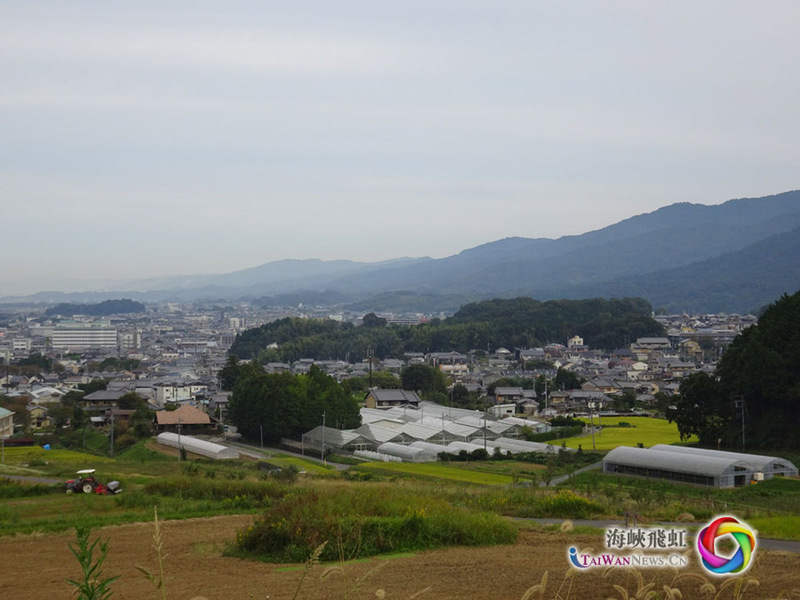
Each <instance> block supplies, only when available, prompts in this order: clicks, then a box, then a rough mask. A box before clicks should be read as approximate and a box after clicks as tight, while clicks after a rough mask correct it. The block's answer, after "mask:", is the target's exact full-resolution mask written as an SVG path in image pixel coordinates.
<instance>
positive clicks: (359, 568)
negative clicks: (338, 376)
mask: <svg viewBox="0 0 800 600" xmlns="http://www.w3.org/2000/svg"><path fill="white" fill-rule="evenodd" d="M251 519H252V518H251V517H217V518H211V519H195V520H189V521H170V522H166V523H164V524H163V533H164V538H165V551H166V553H167V558H166V561H165V570H166V590H167V597H168V598H169V599H170V600H189V599H191V598H195V597H197V596H202V597H205V598H208V599H209V600H235V599H239V598H241V599H247V598H256V599H265V598H269V599H270V600H276V599H277V600H280V599H290V598H292V597H293V595H294V593H295V590H296V589H297V586H298V584H299V583H300V580H301V578H302V577H303V570H302V568H298V566H297V565H274V564H266V563H259V562H254V561H247V560H241V559H236V558H225V557H223V556H222V555H221V554H222V549H223V547H224V545H225V544H226V543H227V542H229V541H230V540H232V539H233V538H234V536H235V530H236V529H237V528H239V527H244V526H247V525H248V524H249V523H250V522H251ZM96 533H98V534H99V535H100V536H101V537H102V538H103V539H109V540H110V544H109V555H108V560H107V562H106V565H105V571H104V572H105V574H106V575H120V576H121V578H120V579H119V580H118V581H117V582H115V583H114V585H113V589H114V595H113V599H114V600H118V599H119V600H124V599H140V598H141V599H154V598H158V597H160V596H158V595H157V594H156V592H155V590H154V589H153V587H152V586H151V584H150V583H149V582H148V581H147V580H146V579H145V578H144V576H143V575H142V574H141V573H140V572H139V571H138V570H137V569H136V567H137V566H142V567H146V568H148V569H150V570H156V569H157V564H156V559H155V552H154V551H153V549H152V533H153V525H152V524H151V523H144V524H134V525H123V526H117V527H108V528H105V529H101V530H99V531H98V532H96ZM73 539H74V534H73V533H65V534H55V535H39V536H17V537H10V538H0V578H2V579H1V580H0V583H2V588H0V589H2V597H3V598H9V599H14V600H28V599H31V600H33V599H35V600H40V599H43V598H68V597H70V595H71V592H72V590H71V588H70V587H69V586H68V585H67V584H66V583H65V581H64V579H65V578H66V577H71V578H75V577H77V576H78V565H77V562H76V561H75V559H74V558H73V557H72V555H71V554H70V552H69V550H68V549H67V544H68V542H70V541H72V540H73ZM570 545H575V546H578V547H580V548H581V549H589V548H594V549H595V551H596V552H599V551H601V550H602V540H600V539H599V536H585V535H569V536H567V535H564V534H561V533H557V532H546V531H524V532H523V533H522V534H521V536H520V540H519V542H518V543H517V544H515V545H510V546H494V547H488V548H451V549H446V550H438V551H432V552H424V553H420V554H417V555H414V556H410V557H396V558H391V559H371V560H366V561H363V562H357V563H347V564H345V565H344V575H342V574H341V573H339V572H334V573H330V574H329V576H328V577H327V578H325V579H321V575H322V574H323V573H324V571H325V567H323V566H316V567H314V568H313V569H312V570H311V571H310V572H309V573H308V575H307V577H306V578H305V580H304V581H303V585H302V589H301V592H300V594H299V595H298V596H297V597H298V598H304V599H323V598H328V599H341V598H344V597H346V596H347V594H348V591H351V590H352V589H353V588H354V586H356V585H357V581H358V579H359V578H362V577H363V578H364V579H363V581H362V583H361V585H360V587H359V589H357V590H356V591H352V592H351V593H350V595H349V597H350V598H354V599H355V598H359V599H374V598H376V597H385V598H387V599H388V600H391V599H407V598H410V597H411V596H412V595H414V594H415V593H417V592H419V591H421V590H424V589H425V588H430V589H429V590H428V591H427V592H426V593H424V594H423V595H422V596H421V597H422V598H430V599H437V600H438V599H449V598H453V599H455V598H459V599H461V598H476V599H494V598H497V599H506V598H510V599H519V598H521V597H522V596H523V594H524V593H525V591H526V590H527V589H528V588H529V587H531V586H533V585H536V584H538V583H539V582H540V581H541V579H542V575H543V574H544V572H545V571H547V572H548V584H547V593H546V594H545V595H544V597H545V598H553V597H555V596H556V592H557V590H558V588H559V586H560V585H562V584H564V585H563V587H562V588H561V592H560V593H561V598H571V599H579V600H582V599H585V598H607V597H614V598H619V597H620V596H621V594H620V593H619V592H618V591H617V590H615V589H614V587H613V585H614V584H618V585H622V586H624V587H625V588H626V589H627V590H628V592H629V593H630V594H631V595H632V596H633V595H635V593H636V590H637V585H638V582H637V580H636V576H635V573H633V572H631V571H630V570H628V571H621V570H614V572H612V573H611V574H610V575H609V576H606V577H604V576H603V572H602V570H600V569H598V570H593V571H591V572H585V571H581V572H576V573H575V575H574V576H573V577H571V578H569V579H566V580H565V578H564V577H565V573H566V572H567V571H568V569H567V549H568V547H569V546H570ZM757 559H758V560H757V563H756V564H755V565H754V566H753V568H751V570H750V571H749V572H748V576H752V577H755V578H756V579H758V580H759V582H760V585H759V586H758V587H752V588H750V590H749V591H748V592H747V593H746V594H745V595H744V598H754V599H755V598H775V597H784V598H798V599H800V595H798V594H800V556H798V555H795V554H788V553H780V552H766V551H764V552H759V553H758V555H757ZM692 564H696V561H693V563H692ZM680 573H697V574H699V573H700V570H699V568H698V567H696V566H695V567H691V568H689V569H686V570H685V571H681V572H680ZM675 575H676V572H674V571H669V570H660V571H655V570H651V571H647V572H644V581H645V583H649V582H654V583H656V584H657V585H656V589H658V590H661V589H662V586H663V585H664V583H669V582H670V581H672V580H673V578H674V576H675ZM706 579H708V580H710V581H711V582H712V583H713V584H714V585H716V586H717V588H718V589H719V586H720V584H721V583H722V582H721V581H720V580H715V579H712V578H710V577H706ZM692 585H694V586H695V587H693V588H691V587H690V588H687V587H686V586H692ZM697 585H698V584H697V582H696V581H695V582H692V581H690V580H689V578H684V580H683V581H682V582H681V586H682V588H683V590H684V594H683V597H684V598H693V597H702V596H701V595H700V594H699V591H698V588H697V587H696V586H697ZM570 586H571V587H570ZM732 589H733V586H729V587H728V588H727V590H726V591H725V592H724V593H723V595H721V596H720V597H721V598H730V597H731V594H732ZM380 590H383V596H381V595H380V592H379V591H380ZM792 590H795V591H794V592H793V591H792ZM692 591H694V593H692ZM782 592H786V594H784V595H783V596H779V594H781V593H782ZM792 593H794V594H795V596H791V594H792ZM534 597H536V598H538V597H539V596H538V595H536V596H534Z"/></svg>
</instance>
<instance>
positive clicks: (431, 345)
mask: <svg viewBox="0 0 800 600" xmlns="http://www.w3.org/2000/svg"><path fill="white" fill-rule="evenodd" d="M651 313H652V308H651V307H650V304H649V303H648V302H647V301H645V300H642V299H639V298H625V299H614V300H604V299H591V300H550V301H547V302H540V301H538V300H534V299H532V298H515V299H510V300H500V299H498V300H487V301H484V302H478V303H473V304H468V305H465V306H464V307H462V308H461V310H459V311H458V312H457V313H456V314H455V315H454V316H452V317H450V318H448V319H444V320H438V319H435V320H433V321H431V322H429V323H423V324H421V325H414V326H401V325H386V324H385V323H384V322H383V321H382V319H369V320H368V322H367V323H366V324H365V325H363V326H361V327H356V326H354V325H353V324H352V323H339V322H336V321H327V320H314V319H296V318H286V319H281V320H279V321H274V322H272V323H267V324H266V325H262V326H261V327H258V328H255V329H249V330H247V331H245V332H243V333H241V334H239V335H237V336H236V341H235V342H234V344H233V346H232V347H231V354H234V355H236V356H237V357H239V358H244V359H251V358H257V359H259V360H260V361H262V362H267V361H294V360H298V359H300V358H314V359H317V360H328V359H349V360H351V361H353V360H360V359H362V358H364V357H365V356H366V353H367V349H368V348H371V349H372V351H373V353H374V355H375V356H376V357H378V358H387V357H398V358H399V357H401V356H402V355H403V354H404V353H405V352H445V351H449V350H456V351H458V352H468V351H469V350H473V349H487V348H489V349H491V350H495V349H496V348H498V347H500V346H503V347H506V348H509V349H514V348H530V347H535V346H542V345H544V344H547V343H549V342H558V343H565V342H566V340H567V339H568V338H569V337H571V336H573V335H580V336H581V337H583V338H584V341H585V343H586V344H588V345H589V346H590V347H592V348H608V349H612V348H616V347H619V346H621V345H623V344H624V343H625V342H626V341H627V342H630V341H633V340H635V339H636V338H638V337H647V336H661V335H664V330H663V328H662V327H661V325H659V324H658V323H657V322H656V321H655V320H654V319H653V318H652V317H651ZM271 344H278V348H277V349H275V348H270V349H268V348H267V347H268V346H269V345H271Z"/></svg>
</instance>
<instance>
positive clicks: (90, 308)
mask: <svg viewBox="0 0 800 600" xmlns="http://www.w3.org/2000/svg"><path fill="white" fill-rule="evenodd" d="M145 310H146V309H145V307H144V304H142V303H141V302H136V301H135V300H128V299H127V298H123V299H122V300H106V301H104V302H100V303H99V304H59V305H57V306H53V307H51V308H48V309H47V310H46V311H45V314H46V315H48V316H54V315H61V316H63V317H71V316H74V315H88V316H92V317H107V316H109V315H124V314H130V313H143V312H145Z"/></svg>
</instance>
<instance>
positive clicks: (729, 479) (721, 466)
mask: <svg viewBox="0 0 800 600" xmlns="http://www.w3.org/2000/svg"><path fill="white" fill-rule="evenodd" d="M726 454H733V456H728V457H720V456H704V455H700V454H687V453H684V452H673V451H664V450H656V449H654V448H650V449H646V448H629V447H627V446H619V447H618V448H614V449H613V450H612V451H611V452H609V453H608V454H606V456H605V458H603V472H604V473H614V474H620V475H635V476H639V477H647V478H650V479H667V480H670V481H677V482H680V483H689V484H693V485H703V486H709V487H716V488H731V487H740V486H744V485H747V484H748V483H750V482H751V481H754V480H756V479H757V477H756V473H757V472H758V471H757V469H756V468H755V467H754V466H753V465H752V464H751V463H749V462H746V461H743V460H740V459H739V458H738V457H737V456H736V454H735V453H726Z"/></svg>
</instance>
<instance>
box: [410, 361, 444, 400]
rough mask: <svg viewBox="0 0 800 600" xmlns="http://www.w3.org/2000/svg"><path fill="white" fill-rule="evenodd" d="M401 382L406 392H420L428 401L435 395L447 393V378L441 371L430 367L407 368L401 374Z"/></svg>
mask: <svg viewBox="0 0 800 600" xmlns="http://www.w3.org/2000/svg"><path fill="white" fill-rule="evenodd" d="M400 380H401V381H402V383H403V389H404V390H409V391H412V392H420V393H421V395H422V396H423V397H424V398H426V399H430V397H431V396H432V395H433V394H446V393H447V385H448V381H447V376H446V375H445V374H444V373H442V372H441V371H440V370H439V369H435V368H433V367H429V366H428V365H411V366H408V367H406V368H405V369H403V372H402V373H400Z"/></svg>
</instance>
